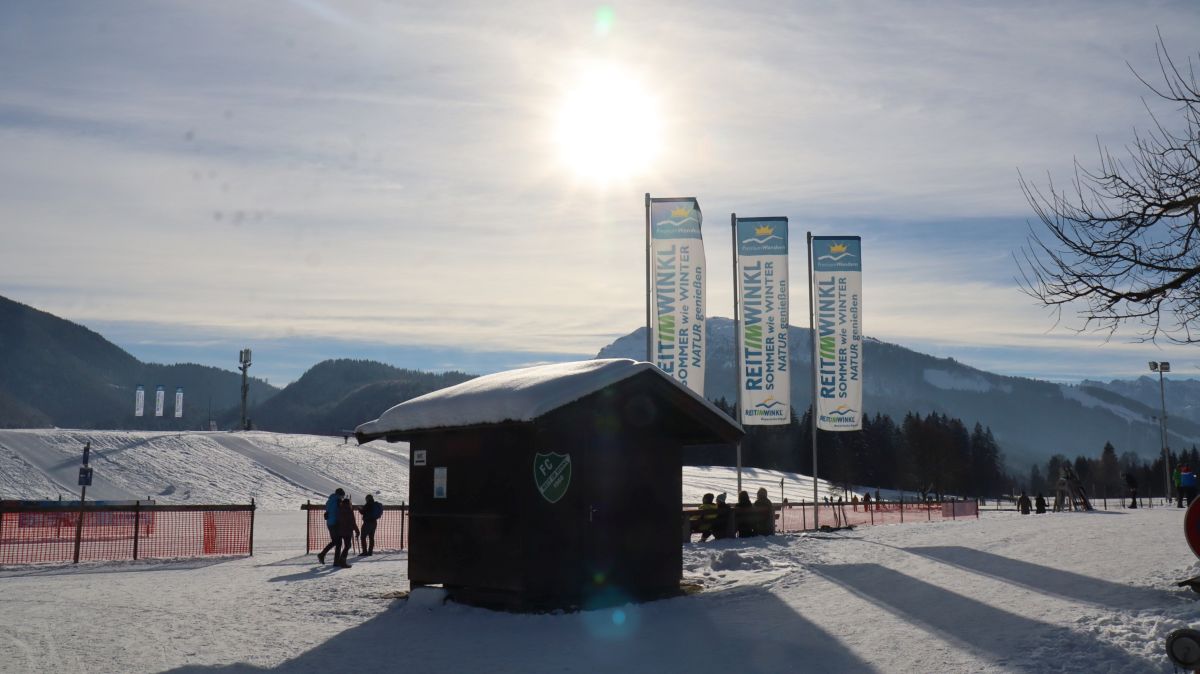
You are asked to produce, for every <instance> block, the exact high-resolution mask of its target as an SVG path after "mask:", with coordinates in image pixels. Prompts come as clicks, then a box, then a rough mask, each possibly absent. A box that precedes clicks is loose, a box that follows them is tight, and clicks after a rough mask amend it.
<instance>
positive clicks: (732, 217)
mask: <svg viewBox="0 0 1200 674" xmlns="http://www.w3.org/2000/svg"><path fill="white" fill-rule="evenodd" d="M729 226H730V228H731V229H732V232H733V233H732V236H731V238H732V240H733V339H734V351H733V354H734V356H733V370H734V372H735V373H736V375H735V376H734V381H735V382H736V383H737V402H736V403H734V407H733V416H734V418H735V419H737V422H738V423H739V424H741V423H742V365H741V363H742V307H741V291H740V290H739V287H740V286H739V284H738V240H737V213H730V214H729ZM737 491H738V493H737V494H736V496H741V494H742V441H741V439H738V443H737Z"/></svg>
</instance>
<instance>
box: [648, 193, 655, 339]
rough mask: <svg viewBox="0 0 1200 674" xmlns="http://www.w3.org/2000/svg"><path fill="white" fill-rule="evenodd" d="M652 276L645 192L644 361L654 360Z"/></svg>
mask: <svg viewBox="0 0 1200 674" xmlns="http://www.w3.org/2000/svg"><path fill="white" fill-rule="evenodd" d="M652 282H653V280H652V277H651V276H650V193H649V192H647V193H646V362H648V363H653V362H654V346H653V340H654V329H653V328H652V327H651V326H650V316H651V314H650V302H651V297H653V295H652V292H653V288H654V286H653V285H652Z"/></svg>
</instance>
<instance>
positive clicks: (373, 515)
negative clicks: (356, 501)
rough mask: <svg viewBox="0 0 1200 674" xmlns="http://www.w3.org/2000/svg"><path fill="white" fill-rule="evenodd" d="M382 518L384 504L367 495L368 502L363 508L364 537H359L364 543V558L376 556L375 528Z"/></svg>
mask: <svg viewBox="0 0 1200 674" xmlns="http://www.w3.org/2000/svg"><path fill="white" fill-rule="evenodd" d="M380 517H383V504H382V503H379V502H378V501H376V500H375V497H374V496H372V495H370V494H367V501H366V503H364V504H363V507H362V518H363V523H362V535H361V536H360V537H359V538H360V540H361V541H362V556H363V557H370V556H371V555H373V554H375V526H376V525H377V524H379V518H380Z"/></svg>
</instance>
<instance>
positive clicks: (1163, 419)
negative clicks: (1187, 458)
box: [1150, 361, 1171, 501]
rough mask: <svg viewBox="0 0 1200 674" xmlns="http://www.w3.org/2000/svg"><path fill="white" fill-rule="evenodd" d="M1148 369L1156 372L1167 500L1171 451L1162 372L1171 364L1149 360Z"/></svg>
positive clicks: (1168, 496) (1169, 497) (1159, 425)
mask: <svg viewBox="0 0 1200 674" xmlns="http://www.w3.org/2000/svg"><path fill="white" fill-rule="evenodd" d="M1150 371H1151V372H1157V373H1158V398H1159V402H1160V403H1161V405H1162V416H1160V417H1159V418H1158V432H1159V436H1160V437H1161V438H1162V453H1163V481H1164V484H1165V486H1166V492H1165V493H1166V497H1167V500H1168V501H1170V500H1171V453H1170V451H1169V450H1168V448H1167V392H1166V387H1165V386H1164V385H1163V373H1164V372H1170V371H1171V364H1170V363H1167V362H1163V363H1159V362H1156V361H1150Z"/></svg>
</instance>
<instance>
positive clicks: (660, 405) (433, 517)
mask: <svg viewBox="0 0 1200 674" xmlns="http://www.w3.org/2000/svg"><path fill="white" fill-rule="evenodd" d="M356 435H357V437H358V440H359V442H360V443H362V442H369V441H371V440H375V439H378V438H384V439H386V440H388V441H390V442H395V441H401V440H404V441H408V442H409V443H410V452H409V465H410V470H411V473H410V479H409V495H410V507H411V510H410V527H411V528H410V538H409V540H410V551H409V568H408V572H409V578H410V580H411V582H412V585H413V586H414V587H417V586H421V585H436V584H440V585H442V586H443V587H445V588H447V589H448V590H450V594H451V596H452V597H455V598H457V599H459V600H462V601H466V602H471V603H482V604H490V605H500V606H507V607H516V608H551V607H571V606H587V605H591V604H599V603H614V602H620V601H625V600H629V599H633V600H643V599H650V598H655V597H660V596H668V595H671V594H674V593H676V592H678V590H679V580H680V577H681V573H682V568H681V567H682V553H681V549H680V545H679V528H680V523H681V520H680V517H681V515H680V510H681V508H680V504H681V493H680V492H681V488H682V482H681V476H680V472H681V467H682V466H681V458H680V457H681V449H682V447H683V446H684V445H691V444H703V443H719V442H724V443H732V442H735V441H736V440H737V439H738V438H740V437H741V436H742V429H741V426H739V425H738V424H737V423H736V422H734V421H733V420H732V419H730V418H729V417H728V416H727V415H726V414H724V413H723V412H721V411H720V410H719V409H717V408H716V407H715V406H714V405H712V404H711V403H709V402H708V401H707V400H705V399H704V398H703V397H701V396H698V395H696V394H695V393H692V392H691V391H690V390H688V389H687V388H686V387H685V386H682V385H680V384H679V383H678V382H676V381H674V380H673V379H671V378H670V377H669V376H667V375H666V374H664V373H663V372H662V370H659V369H658V368H657V367H654V366H653V365H651V364H650V363H639V362H635V361H632V360H628V359H611V360H589V361H580V362H572V363H557V364H553V365H543V366H538V367H530V368H523V369H519V370H511V371H508V372H500V373H497V374H492V375H486V376H483V377H479V378H477V379H472V380H471V381H468V382H464V383H462V384H459V385H457V386H452V387H450V388H447V389H443V390H441V391H436V392H434V393H430V394H428V395H424V396H421V397H419V398H414V399H412V400H409V401H407V402H404V403H401V404H399V405H396V406H395V407H393V408H391V409H389V410H387V411H386V412H384V413H383V414H382V415H381V416H380V417H379V419H376V420H375V421H370V422H367V423H364V424H362V425H360V426H359V427H358V428H357V429H356Z"/></svg>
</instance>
